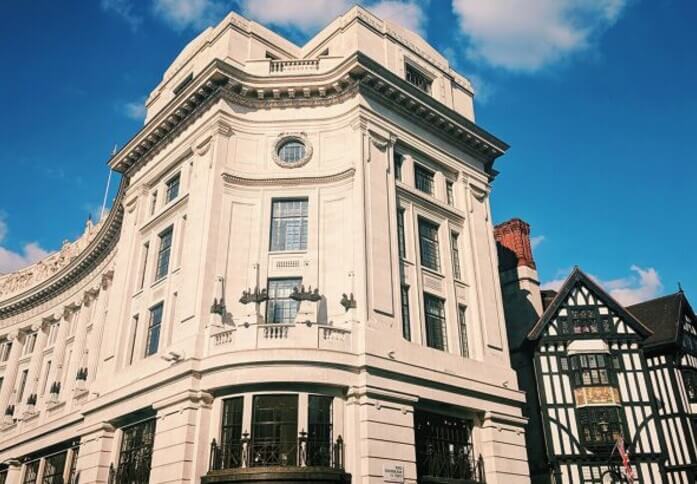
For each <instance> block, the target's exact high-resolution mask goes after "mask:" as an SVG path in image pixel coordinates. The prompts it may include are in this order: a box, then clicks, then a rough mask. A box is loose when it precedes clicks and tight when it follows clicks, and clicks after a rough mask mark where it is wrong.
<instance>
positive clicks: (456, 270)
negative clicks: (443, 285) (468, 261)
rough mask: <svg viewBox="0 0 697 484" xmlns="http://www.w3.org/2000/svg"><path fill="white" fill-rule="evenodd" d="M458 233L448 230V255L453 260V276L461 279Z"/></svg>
mask: <svg viewBox="0 0 697 484" xmlns="http://www.w3.org/2000/svg"><path fill="white" fill-rule="evenodd" d="M459 244H460V234H458V233H457V232H455V231H454V230H451V231H450V257H451V259H452V262H453V278H454V279H457V280H462V265H461V264H460V245H459Z"/></svg>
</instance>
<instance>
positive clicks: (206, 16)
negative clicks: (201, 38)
mask: <svg viewBox="0 0 697 484" xmlns="http://www.w3.org/2000/svg"><path fill="white" fill-rule="evenodd" d="M287 3H290V2H287ZM228 8H229V7H228V6H227V5H225V4H224V3H222V2H218V1H216V0H154V2H153V12H154V13H155V15H156V16H157V17H160V18H161V19H162V20H164V21H165V22H166V23H167V24H169V25H170V26H171V27H173V28H174V29H175V30H184V29H186V28H189V27H191V28H194V29H198V30H201V29H203V28H205V27H208V26H209V25H212V24H215V23H216V22H217V21H218V20H220V18H221V17H222V16H223V15H224V14H225V13H227V10H228Z"/></svg>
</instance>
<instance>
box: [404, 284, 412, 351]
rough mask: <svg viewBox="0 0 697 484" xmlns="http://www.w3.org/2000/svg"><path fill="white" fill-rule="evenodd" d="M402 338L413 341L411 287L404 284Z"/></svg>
mask: <svg viewBox="0 0 697 484" xmlns="http://www.w3.org/2000/svg"><path fill="white" fill-rule="evenodd" d="M402 336H404V339H405V340H407V341H411V318H410V315H409V286H406V285H404V284H402Z"/></svg>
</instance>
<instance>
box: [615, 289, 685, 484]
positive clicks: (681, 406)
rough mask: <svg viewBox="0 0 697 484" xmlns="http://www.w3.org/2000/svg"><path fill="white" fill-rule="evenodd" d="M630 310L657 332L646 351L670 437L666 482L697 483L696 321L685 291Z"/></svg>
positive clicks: (664, 426) (663, 426)
mask: <svg viewBox="0 0 697 484" xmlns="http://www.w3.org/2000/svg"><path fill="white" fill-rule="evenodd" d="M627 309H629V311H631V312H632V314H634V315H635V316H636V317H638V318H639V319H641V321H643V322H644V323H645V324H646V326H648V327H649V328H650V329H651V330H652V331H653V334H652V335H651V336H649V337H648V338H647V339H646V340H645V341H644V352H645V354H646V361H647V364H648V367H649V371H650V373H651V383H652V386H653V388H654V393H655V395H656V398H657V403H658V413H659V416H660V422H661V427H662V429H663V433H664V434H665V435H666V436H667V437H668V438H666V457H667V461H666V472H667V473H668V482H671V483H688V482H689V483H694V482H697V317H695V313H694V311H693V310H692V307H691V306H690V303H689V302H688V300H687V297H686V296H685V293H684V292H683V291H682V290H680V291H678V292H677V293H675V294H671V295H668V296H664V297H660V298H657V299H652V300H650V301H646V302H643V303H640V304H636V305H634V306H630V307H628V308H627Z"/></svg>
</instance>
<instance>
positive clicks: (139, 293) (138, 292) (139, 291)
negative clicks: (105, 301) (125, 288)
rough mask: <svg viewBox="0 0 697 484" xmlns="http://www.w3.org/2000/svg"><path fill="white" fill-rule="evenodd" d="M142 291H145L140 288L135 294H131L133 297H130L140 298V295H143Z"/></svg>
mask: <svg viewBox="0 0 697 484" xmlns="http://www.w3.org/2000/svg"><path fill="white" fill-rule="evenodd" d="M144 289H145V288H144V287H141V288H140V289H138V290H137V291H136V292H134V293H133V296H131V297H138V296H140V295H141V294H143V290H144Z"/></svg>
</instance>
